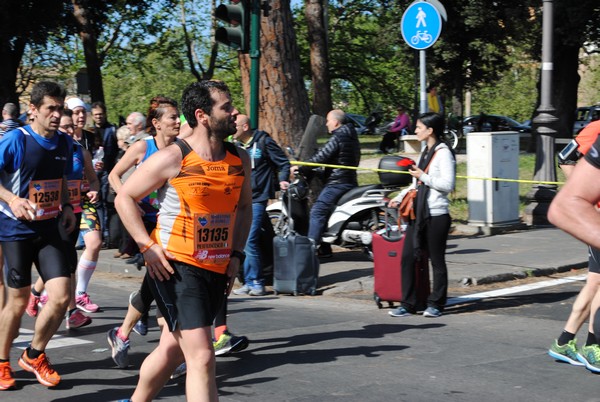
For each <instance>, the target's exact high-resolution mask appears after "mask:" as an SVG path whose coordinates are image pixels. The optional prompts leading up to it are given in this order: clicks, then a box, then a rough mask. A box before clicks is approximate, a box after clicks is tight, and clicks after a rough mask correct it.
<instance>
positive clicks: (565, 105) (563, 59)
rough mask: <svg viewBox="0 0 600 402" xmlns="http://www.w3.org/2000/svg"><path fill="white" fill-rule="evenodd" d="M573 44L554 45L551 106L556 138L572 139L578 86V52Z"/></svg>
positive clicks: (576, 46)
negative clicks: (556, 119)
mask: <svg viewBox="0 0 600 402" xmlns="http://www.w3.org/2000/svg"><path fill="white" fill-rule="evenodd" d="M580 49H581V47H580V46H579V45H577V44H574V43H555V46H554V61H553V65H554V72H553V73H552V103H553V104H552V106H554V108H555V109H556V113H555V116H556V117H558V123H557V126H556V131H557V133H556V137H557V138H571V137H573V122H574V119H575V113H574V111H575V108H576V107H577V87H578V85H579V79H580V77H579V72H578V69H579V50H580Z"/></svg>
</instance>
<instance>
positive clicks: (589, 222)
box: [548, 159, 600, 248]
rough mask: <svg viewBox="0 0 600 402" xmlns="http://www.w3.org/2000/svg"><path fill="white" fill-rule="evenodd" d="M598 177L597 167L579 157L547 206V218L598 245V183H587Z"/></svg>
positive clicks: (599, 172) (569, 231)
mask: <svg viewBox="0 0 600 402" xmlns="http://www.w3.org/2000/svg"><path fill="white" fill-rule="evenodd" d="M597 180H600V169H598V168H596V167H594V166H592V165H591V164H590V163H589V162H588V161H587V160H585V159H582V160H580V161H579V163H578V164H577V166H576V167H575V169H574V170H573V173H571V175H570V176H569V179H568V180H567V182H566V184H565V185H564V186H563V188H562V189H561V190H560V191H559V192H558V194H557V195H556V197H554V200H553V201H552V204H550V209H549V211H548V219H549V220H550V222H552V223H553V224H555V225H556V226H558V227H559V228H561V229H562V230H564V231H565V232H567V233H570V234H571V235H573V236H574V237H576V238H577V239H579V240H581V241H582V242H584V243H586V244H589V245H591V246H593V247H595V248H600V213H598V211H597V210H596V207H595V205H596V204H597V203H598V201H600V187H599V186H590V183H595V182H596V181H597Z"/></svg>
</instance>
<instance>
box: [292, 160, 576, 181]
mask: <svg viewBox="0 0 600 402" xmlns="http://www.w3.org/2000/svg"><path fill="white" fill-rule="evenodd" d="M290 163H291V164H292V165H298V166H313V167H324V168H332V169H349V170H369V171H371V172H376V173H398V174H410V173H408V172H406V171H401V170H390V169H377V168H365V167H360V166H342V165H328V164H321V163H312V162H300V161H291V162H290ZM456 178H457V179H471V180H489V181H505V182H508V183H524V184H550V185H551V184H555V185H562V184H565V183H564V182H562V181H538V180H521V179H503V178H501V177H478V176H456Z"/></svg>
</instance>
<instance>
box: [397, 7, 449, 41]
mask: <svg viewBox="0 0 600 402" xmlns="http://www.w3.org/2000/svg"><path fill="white" fill-rule="evenodd" d="M400 24H401V25H400V27H401V28H402V37H403V38H404V40H405V41H406V43H408V46H410V47H412V48H413V49H417V50H423V49H427V48H428V47H431V46H432V45H433V44H434V43H435V41H436V40H438V38H439V37H440V33H441V32H442V18H441V17H440V13H439V11H438V10H437V8H435V7H434V6H433V5H432V4H430V3H426V2H424V1H419V2H416V3H413V4H411V5H410V6H409V7H408V8H407V9H406V11H405V12H404V14H403V15H402V22H401V23H400Z"/></svg>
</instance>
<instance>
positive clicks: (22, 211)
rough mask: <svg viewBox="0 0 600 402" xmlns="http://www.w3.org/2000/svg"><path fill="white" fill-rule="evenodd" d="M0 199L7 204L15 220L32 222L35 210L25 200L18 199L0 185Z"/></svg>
mask: <svg viewBox="0 0 600 402" xmlns="http://www.w3.org/2000/svg"><path fill="white" fill-rule="evenodd" d="M0 198H2V200H3V201H4V202H6V203H7V204H8V206H9V207H10V209H11V210H12V212H13V214H14V215H15V217H16V218H17V219H26V220H29V221H31V220H33V218H32V217H31V216H32V214H33V215H34V216H35V209H33V207H32V206H31V204H29V201H27V200H26V199H25V198H20V197H19V196H17V195H16V194H14V193H13V192H12V191H9V190H8V189H7V188H6V187H4V186H2V185H0Z"/></svg>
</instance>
